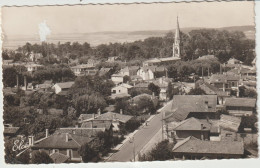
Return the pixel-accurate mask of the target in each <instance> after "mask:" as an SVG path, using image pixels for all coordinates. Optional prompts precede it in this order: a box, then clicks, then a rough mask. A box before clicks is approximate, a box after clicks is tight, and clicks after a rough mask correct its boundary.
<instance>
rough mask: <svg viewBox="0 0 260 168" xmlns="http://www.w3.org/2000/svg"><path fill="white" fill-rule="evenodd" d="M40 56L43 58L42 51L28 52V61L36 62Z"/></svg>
mask: <svg viewBox="0 0 260 168" xmlns="http://www.w3.org/2000/svg"><path fill="white" fill-rule="evenodd" d="M41 58H43V55H42V53H34V52H31V53H30V54H29V59H30V61H32V62H38V61H39V60H40V59H41Z"/></svg>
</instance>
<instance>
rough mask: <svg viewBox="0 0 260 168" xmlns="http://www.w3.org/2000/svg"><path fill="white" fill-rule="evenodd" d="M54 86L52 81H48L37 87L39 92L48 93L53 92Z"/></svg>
mask: <svg viewBox="0 0 260 168" xmlns="http://www.w3.org/2000/svg"><path fill="white" fill-rule="evenodd" d="M52 86H53V83H52V80H46V81H44V82H43V83H42V84H38V85H36V89H37V90H38V91H43V92H47V91H51V88H52Z"/></svg>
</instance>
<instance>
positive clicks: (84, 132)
mask: <svg viewBox="0 0 260 168" xmlns="http://www.w3.org/2000/svg"><path fill="white" fill-rule="evenodd" d="M105 131H106V128H80V127H72V128H58V129H57V130H56V131H55V132H54V134H71V135H77V136H84V137H89V138H90V137H92V138H93V137H96V136H97V135H98V133H99V132H105Z"/></svg>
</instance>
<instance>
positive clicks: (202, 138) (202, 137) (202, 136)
mask: <svg viewBox="0 0 260 168" xmlns="http://www.w3.org/2000/svg"><path fill="white" fill-rule="evenodd" d="M201 140H204V135H203V124H201Z"/></svg>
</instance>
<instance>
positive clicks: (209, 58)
mask: <svg viewBox="0 0 260 168" xmlns="http://www.w3.org/2000/svg"><path fill="white" fill-rule="evenodd" d="M197 60H199V61H206V60H207V61H208V60H210V61H218V58H217V57H215V55H203V56H200V57H199V58H197Z"/></svg>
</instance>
